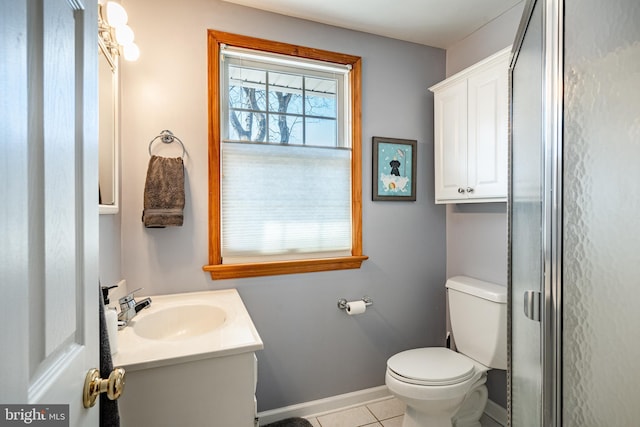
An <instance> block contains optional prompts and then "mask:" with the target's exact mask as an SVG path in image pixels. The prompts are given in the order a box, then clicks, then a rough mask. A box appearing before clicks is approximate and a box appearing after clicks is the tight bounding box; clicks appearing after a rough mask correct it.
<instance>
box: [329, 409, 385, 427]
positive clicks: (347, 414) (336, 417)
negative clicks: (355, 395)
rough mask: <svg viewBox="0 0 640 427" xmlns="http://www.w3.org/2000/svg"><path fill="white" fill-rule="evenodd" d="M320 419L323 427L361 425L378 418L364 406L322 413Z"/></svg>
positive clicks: (353, 426)
mask: <svg viewBox="0 0 640 427" xmlns="http://www.w3.org/2000/svg"><path fill="white" fill-rule="evenodd" d="M318 421H319V422H320V425H321V426H322V427H360V426H364V425H367V424H371V423H375V422H376V421H377V420H376V418H375V417H374V416H373V415H372V414H371V412H369V411H368V410H367V408H366V407H364V406H358V407H357V408H351V409H347V410H345V411H339V412H332V413H330V414H326V415H321V416H319V417H318Z"/></svg>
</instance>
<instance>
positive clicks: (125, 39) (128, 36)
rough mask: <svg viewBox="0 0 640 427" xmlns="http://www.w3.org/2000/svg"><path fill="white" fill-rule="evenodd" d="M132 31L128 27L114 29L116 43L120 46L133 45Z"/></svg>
mask: <svg viewBox="0 0 640 427" xmlns="http://www.w3.org/2000/svg"><path fill="white" fill-rule="evenodd" d="M133 37H134V36H133V30H132V29H131V27H130V26H128V25H121V26H119V27H116V41H117V42H118V43H119V44H121V45H123V46H124V45H127V44H129V43H133Z"/></svg>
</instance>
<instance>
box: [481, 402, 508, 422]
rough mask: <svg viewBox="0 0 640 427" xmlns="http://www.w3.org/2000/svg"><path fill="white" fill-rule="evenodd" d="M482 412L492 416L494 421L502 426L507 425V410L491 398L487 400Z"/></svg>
mask: <svg viewBox="0 0 640 427" xmlns="http://www.w3.org/2000/svg"><path fill="white" fill-rule="evenodd" d="M484 413H485V414H486V415H487V416H488V417H491V418H493V420H494V421H495V422H497V423H498V424H501V425H503V426H506V425H507V410H506V409H505V408H503V407H502V406H500V405H498V404H497V403H496V402H494V401H493V400H487V406H485V407H484Z"/></svg>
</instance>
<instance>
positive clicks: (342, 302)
mask: <svg viewBox="0 0 640 427" xmlns="http://www.w3.org/2000/svg"><path fill="white" fill-rule="evenodd" d="M362 301H364V304H365V305H366V306H367V307H369V306H370V305H371V304H373V300H372V299H371V298H370V297H368V296H366V295H365V296H363V297H362ZM348 302H349V301H347V300H346V299H345V298H340V299H339V300H338V308H339V309H340V310H346V309H347V303H348Z"/></svg>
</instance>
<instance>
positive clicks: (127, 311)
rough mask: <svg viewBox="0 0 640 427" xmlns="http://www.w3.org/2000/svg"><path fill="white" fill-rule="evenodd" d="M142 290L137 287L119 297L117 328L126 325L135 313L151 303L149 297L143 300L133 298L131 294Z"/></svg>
mask: <svg viewBox="0 0 640 427" xmlns="http://www.w3.org/2000/svg"><path fill="white" fill-rule="evenodd" d="M140 290H142V288H138V289H136V290H135V291H133V292H131V293H130V294H128V295H126V296H124V297H122V298H120V299H119V300H118V302H119V303H120V313H118V329H124V328H126V327H127V325H128V324H129V322H130V321H131V319H133V318H134V317H136V314H138V312H139V311H140V310H142V309H145V308H147V307H149V306H150V305H151V298H144V299H143V300H140V301H136V300H135V298H133V294H135V293H136V292H138V291H140Z"/></svg>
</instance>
